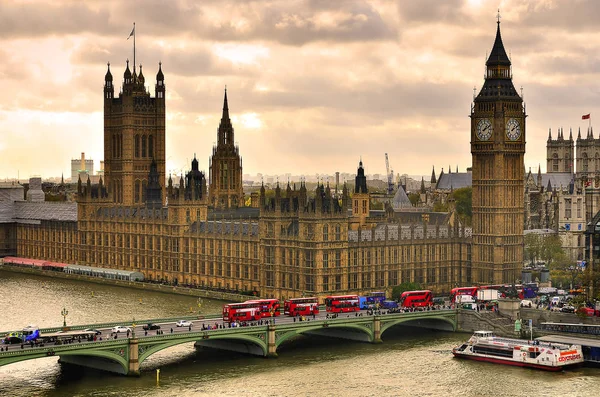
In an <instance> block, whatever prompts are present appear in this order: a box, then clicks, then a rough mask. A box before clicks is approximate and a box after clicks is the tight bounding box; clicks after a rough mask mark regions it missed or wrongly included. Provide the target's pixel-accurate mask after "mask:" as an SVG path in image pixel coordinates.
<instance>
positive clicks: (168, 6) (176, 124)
mask: <svg viewBox="0 0 600 397" xmlns="http://www.w3.org/2000/svg"><path fill="white" fill-rule="evenodd" d="M498 8H500V12H501V22H502V23H501V30H502V37H503V41H504V45H505V47H506V50H507V52H510V54H511V60H512V66H513V82H514V85H515V87H516V88H517V90H520V88H521V86H522V87H523V93H524V98H525V102H526V105H527V113H528V115H529V117H528V118H527V154H526V156H525V166H526V169H528V168H529V167H532V168H534V169H535V170H536V171H537V166H538V164H539V163H541V165H542V170H543V171H545V162H546V140H547V137H548V129H549V128H552V133H553V136H555V135H556V130H557V129H558V128H559V127H563V128H564V131H565V136H568V130H569V128H570V127H572V128H573V130H574V136H575V137H576V131H577V129H578V128H579V127H581V128H582V129H585V128H587V125H588V122H587V120H582V119H581V116H582V115H583V114H587V113H591V115H592V116H591V119H592V125H593V124H594V120H595V119H596V118H597V117H600V112H597V111H596V110H597V108H598V106H600V76H599V74H600V36H599V35H598V33H599V30H600V24H599V23H598V16H600V2H598V1H595V0H588V1H585V0H569V1H566V0H565V1H559V0H532V1H525V0H504V1H499V0H496V1H486V0H460V1H459V0H445V1H438V0H418V1H417V0H415V1H409V0H405V1H404V0H403V1H386V0H380V1H377V0H373V1H370V0H338V1H333V0H330V1H324V0H320V1H317V0H299V1H296V0H281V1H277V0H272V1H251V0H203V1H158V0H146V1H86V2H78V1H62V2H61V1H58V0H56V1H52V2H48V1H6V0H4V1H2V2H0V42H1V44H2V45H1V46H0V57H1V59H2V61H1V62H0V84H1V85H2V95H1V96H0V158H1V159H2V160H1V161H0V177H2V179H4V178H14V177H16V176H17V174H19V175H20V177H21V178H27V177H29V176H33V175H41V176H42V177H44V178H48V177H53V176H60V175H61V173H64V175H65V177H66V178H68V177H70V160H71V159H72V158H78V157H79V156H80V153H81V152H85V153H86V155H87V157H91V158H93V159H94V160H95V167H96V168H97V167H98V165H99V161H100V160H102V156H103V149H102V148H103V120H102V109H103V108H102V86H103V83H104V75H105V73H106V64H107V62H110V63H111V71H112V74H113V76H114V78H115V85H118V86H120V85H121V83H122V78H123V72H124V70H125V60H126V59H127V58H129V59H130V60H133V42H132V39H130V40H127V36H128V35H129V33H130V32H131V29H132V26H133V22H136V48H137V52H136V61H137V64H138V65H139V64H142V65H143V72H144V75H145V77H146V84H147V85H149V86H150V88H151V92H152V93H153V92H154V82H155V76H156V72H157V71H158V62H159V61H162V69H163V72H164V74H165V84H166V88H167V171H168V172H172V173H175V174H178V173H180V172H181V171H182V170H185V169H187V168H189V162H190V161H191V159H192V158H193V156H194V153H196V155H197V157H198V159H199V161H200V167H201V169H204V170H207V169H208V157H209V155H210V153H211V150H212V145H213V143H214V142H215V140H216V130H217V127H218V125H219V120H220V117H221V108H222V102H223V88H224V86H225V85H227V90H228V99H229V107H230V114H231V116H232V121H233V126H234V128H235V140H236V141H237V142H238V144H239V147H240V153H241V155H242V157H243V166H244V173H245V174H256V173H259V172H260V173H263V174H283V173H288V172H289V173H292V174H296V175H298V174H305V175H314V174H316V173H325V174H333V173H334V172H335V171H340V172H355V170H356V166H357V163H358V159H359V158H360V157H361V156H362V160H363V162H364V164H365V168H366V171H367V173H384V172H385V158H384V153H386V152H387V153H388V154H389V158H390V164H391V166H392V168H393V169H394V171H395V172H399V173H407V174H409V175H430V174H431V167H432V166H434V165H435V169H436V172H438V173H439V171H440V170H441V169H442V168H444V170H445V171H447V169H448V165H451V166H452V170H453V171H454V170H455V168H456V166H458V167H459V170H460V171H464V170H465V169H466V167H468V166H470V165H471V154H470V148H469V131H470V120H469V117H468V115H469V112H470V104H471V101H472V98H473V88H474V87H476V88H477V90H479V89H480V88H481V85H482V84H483V75H484V67H485V59H486V54H487V53H488V52H489V51H490V50H491V48H492V45H493V42H494V37H495V34H496V14H497V9H498ZM153 95H154V94H153ZM595 134H596V137H598V136H600V127H599V128H597V130H596V132H595Z"/></svg>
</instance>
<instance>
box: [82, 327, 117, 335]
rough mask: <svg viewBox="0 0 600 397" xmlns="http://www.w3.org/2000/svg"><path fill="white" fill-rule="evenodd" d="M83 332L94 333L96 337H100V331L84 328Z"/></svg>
mask: <svg viewBox="0 0 600 397" xmlns="http://www.w3.org/2000/svg"><path fill="white" fill-rule="evenodd" d="M83 331H84V332H95V333H96V335H102V331H100V330H97V329H94V328H86V329H84V330H83ZM125 332H127V331H125Z"/></svg>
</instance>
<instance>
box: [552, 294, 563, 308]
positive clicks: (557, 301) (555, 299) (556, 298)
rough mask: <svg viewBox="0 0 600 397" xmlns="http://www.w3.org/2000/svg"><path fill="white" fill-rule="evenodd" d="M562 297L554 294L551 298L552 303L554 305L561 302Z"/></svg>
mask: <svg viewBox="0 0 600 397" xmlns="http://www.w3.org/2000/svg"><path fill="white" fill-rule="evenodd" d="M561 300H562V299H561V297H560V296H553V297H552V299H550V304H551V305H552V306H556V305H558V304H559V303H560V302H561Z"/></svg>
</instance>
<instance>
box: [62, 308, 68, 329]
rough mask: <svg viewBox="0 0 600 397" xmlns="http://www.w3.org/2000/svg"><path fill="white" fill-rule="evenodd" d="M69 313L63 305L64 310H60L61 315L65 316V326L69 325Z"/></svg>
mask: <svg viewBox="0 0 600 397" xmlns="http://www.w3.org/2000/svg"><path fill="white" fill-rule="evenodd" d="M68 314H69V311H68V310H67V309H65V308H64V307H63V309H62V311H61V312H60V315H61V316H63V327H66V326H67V315H68Z"/></svg>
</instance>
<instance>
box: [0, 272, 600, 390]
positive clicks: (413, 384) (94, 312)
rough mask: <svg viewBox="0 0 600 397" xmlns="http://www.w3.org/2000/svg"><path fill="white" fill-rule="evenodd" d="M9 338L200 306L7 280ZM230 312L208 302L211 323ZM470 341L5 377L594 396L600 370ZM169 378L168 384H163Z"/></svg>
mask: <svg viewBox="0 0 600 397" xmlns="http://www.w3.org/2000/svg"><path fill="white" fill-rule="evenodd" d="M0 302H2V312H1V314H0V330H2V331H6V330H12V329H19V328H22V327H23V326H25V325H27V324H35V325H38V326H40V327H42V328H43V327H54V326H59V325H61V324H62V320H63V317H62V316H61V310H62V309H63V307H65V308H66V309H67V310H68V313H69V314H68V315H67V323H68V324H89V323H96V322H105V321H115V320H117V321H119V320H123V321H129V320H133V318H136V319H148V318H160V317H163V318H164V317H177V316H184V315H189V311H190V308H193V309H196V304H197V301H196V298H194V297H187V296H181V295H171V294H165V293H157V292H147V291H141V290H136V289H128V288H122V287H112V286H106V285H100V284H92V283H85V282H80V281H71V280H62V279H52V278H42V277H37V276H31V275H23V274H18V273H10V272H4V271H0ZM223 303H224V302H221V301H216V300H208V299H203V301H202V312H203V314H215V313H219V312H220V310H221V307H222V305H223ZM468 337H469V335H468V334H459V333H456V334H455V333H445V332H430V331H424V330H420V329H407V328H406V327H401V326H396V327H395V328H392V329H391V330H389V331H386V333H385V334H384V335H383V338H382V339H383V343H381V344H377V345H374V344H367V343H360V342H350V341H343V340H336V339H330V338H320V337H313V336H307V337H299V338H297V339H295V340H293V341H290V342H289V343H287V344H284V345H283V346H282V347H281V348H280V349H279V350H278V353H279V357H278V358H276V359H266V358H262V357H253V356H246V355H242V354H237V353H231V352H223V351H216V350H196V349H195V348H194V347H193V345H192V344H191V343H189V344H184V345H180V346H176V347H173V348H170V349H166V350H163V351H161V352H159V353H157V354H155V355H153V356H151V357H150V358H149V359H148V360H146V361H144V362H143V363H142V368H141V370H142V374H141V376H140V377H139V378H128V377H123V376H118V375H112V374H109V373H104V372H100V371H94V370H88V369H79V368H74V367H72V366H69V367H63V366H61V365H60V364H59V363H58V362H57V360H58V359H57V358H56V357H48V358H43V359H38V360H31V361H27V362H22V363H17V364H11V365H8V366H4V367H0V396H11V397H12V396H15V397H16V396H18V397H21V396H48V397H54V396H56V397H59V396H60V397H63V396H128V397H138V396H139V397H141V396H144V397H148V396H156V397H158V396H161V397H162V396H341V395H344V396H449V395H454V396H495V397H498V396H520V397H521V396H548V395H557V396H558V395H560V396H589V395H591V394H593V393H595V392H597V390H599V389H600V369H594V368H579V369H574V370H569V371H565V372H560V373H547V372H542V371H537V370H530V369H522V368H516V367H509V366H502V365H494V364H487V363H477V362H473V361H463V360H458V359H454V358H452V354H451V349H452V347H453V346H455V345H457V344H459V343H461V342H463V341H464V340H466V339H468ZM156 369H160V382H159V383H157V381H156Z"/></svg>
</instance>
